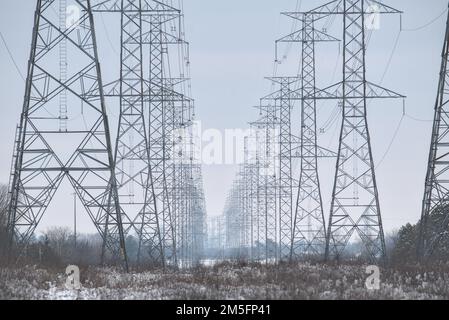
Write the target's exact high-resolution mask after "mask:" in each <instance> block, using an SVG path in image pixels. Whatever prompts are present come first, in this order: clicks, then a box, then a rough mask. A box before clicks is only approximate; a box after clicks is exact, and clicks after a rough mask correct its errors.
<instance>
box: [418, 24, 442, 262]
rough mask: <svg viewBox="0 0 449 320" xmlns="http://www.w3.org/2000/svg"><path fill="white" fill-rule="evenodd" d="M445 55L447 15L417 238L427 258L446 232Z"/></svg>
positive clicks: (419, 253)
mask: <svg viewBox="0 0 449 320" xmlns="http://www.w3.org/2000/svg"><path fill="white" fill-rule="evenodd" d="M448 59H449V16H448V20H447V26H446V34H445V38H444V46H443V52H442V62H441V71H440V81H439V84H438V95H437V100H436V104H435V116H434V123H433V130H432V140H431V146H430V154H429V163H428V168H427V176H426V183H425V192H424V199H423V208H422V217H421V224H420V235H419V240H418V255H419V257H420V258H429V257H430V256H431V255H432V254H433V253H434V251H435V250H436V249H437V248H438V244H439V243H440V241H441V240H442V239H443V238H444V236H445V235H447V233H448V226H449V214H448V211H447V208H448V201H449V179H448V173H447V171H448V170H447V169H448V155H449V153H448V147H449V143H448V142H449V140H448V133H449V110H448V102H449V95H448V87H447V86H448V83H449V72H448Z"/></svg>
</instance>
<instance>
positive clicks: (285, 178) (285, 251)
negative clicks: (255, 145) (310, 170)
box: [264, 77, 298, 260]
mask: <svg viewBox="0 0 449 320" xmlns="http://www.w3.org/2000/svg"><path fill="white" fill-rule="evenodd" d="M269 79H270V80H271V81H273V82H274V83H276V84H278V85H279V87H280V89H279V90H278V91H276V92H274V93H272V94H270V95H269V96H267V97H265V98H264V100H267V101H273V103H274V105H275V109H274V110H275V111H276V113H278V116H279V119H278V121H276V123H277V126H276V127H275V128H276V129H278V132H276V134H277V137H278V144H279V150H278V151H279V154H277V155H276V156H277V157H278V160H277V162H278V166H276V168H275V170H276V172H278V179H277V180H278V181H277V183H278V191H277V192H278V194H277V197H278V213H277V219H278V227H276V229H278V230H277V232H278V234H279V235H278V241H279V244H278V245H279V248H278V252H277V258H278V259H279V260H285V259H287V258H288V257H289V256H290V251H291V250H290V246H291V241H292V220H293V171H292V158H293V154H292V146H293V141H292V140H293V139H292V129H291V112H292V108H293V105H292V100H293V95H292V93H293V90H292V86H293V84H294V83H295V82H297V81H298V78H296V77H293V78H292V77H277V78H269ZM277 109H279V111H278V112H277ZM275 117H276V118H277V115H276V116H275ZM276 151H277V150H276Z"/></svg>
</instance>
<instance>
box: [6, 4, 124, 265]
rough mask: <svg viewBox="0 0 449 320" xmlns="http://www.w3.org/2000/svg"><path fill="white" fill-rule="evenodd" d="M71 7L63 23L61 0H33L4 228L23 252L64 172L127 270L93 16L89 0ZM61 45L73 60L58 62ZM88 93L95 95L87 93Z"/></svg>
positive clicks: (104, 240) (111, 251) (63, 50)
mask: <svg viewBox="0 0 449 320" xmlns="http://www.w3.org/2000/svg"><path fill="white" fill-rule="evenodd" d="M61 5H65V1H61ZM76 5H78V6H79V8H80V17H79V20H78V21H74V22H73V23H72V24H71V25H62V24H63V22H62V19H61V20H60V17H58V14H56V15H55V12H56V13H58V12H60V13H61V14H64V15H65V12H66V9H65V8H58V1H44V0H37V7H36V12H35V18H34V30H33V37H32V45H31V54H30V59H29V65H28V76H27V80H26V91H25V101H24V105H23V110H22V114H21V118H20V124H19V127H18V132H17V137H16V142H15V152H14V155H13V163H14V166H13V170H12V173H11V175H12V179H11V186H10V195H11V202H10V206H9V211H8V212H9V215H8V231H9V234H10V237H11V244H15V245H17V249H18V250H19V252H23V249H24V247H25V246H26V245H27V243H28V242H29V240H30V238H31V237H32V235H33V233H34V231H35V229H36V227H37V226H38V224H39V222H40V221H41V219H42V217H43V216H44V214H45V212H46V210H47V208H48V207H49V205H50V203H51V201H52V200H53V197H54V195H55V193H56V192H57V190H58V189H59V188H60V186H61V183H62V182H63V180H64V178H67V180H68V182H69V183H70V184H71V186H72V187H73V188H74V190H75V192H76V194H77V196H78V198H79V199H80V201H81V203H82V204H83V206H84V208H85V210H86V211H87V213H88V214H89V216H90V218H91V219H92V221H93V223H94V225H95V227H96V228H97V230H98V232H99V234H100V235H101V236H102V238H103V242H104V247H105V248H106V249H107V250H108V252H109V253H110V254H111V255H112V258H115V259H117V258H120V259H121V260H122V262H123V264H124V266H125V268H126V269H127V267H128V263H127V257H126V249H125V239H124V230H123V226H122V212H121V209H120V204H119V198H118V194H117V187H116V180H115V178H114V161H113V155H112V147H111V140H110V139H111V138H110V131H109V124H108V119H107V116H106V110H105V104H104V99H103V97H104V95H103V89H102V80H101V72H100V64H99V62H98V53H97V46H96V37H95V30H94V27H93V26H94V23H93V16H92V11H91V7H90V1H89V0H77V1H76ZM64 20H65V19H64ZM61 26H62V28H61ZM66 45H67V48H66V47H65V46H66ZM58 49H61V51H59V52H60V53H62V58H63V59H62V60H63V61H65V59H66V58H67V61H69V59H76V63H73V64H70V65H68V66H67V65H59V64H58V60H57V59H56V60H55V57H58V53H59V52H58ZM66 50H67V51H66ZM66 52H67V54H68V56H67V57H65V53H66ZM60 69H62V70H60ZM92 91H95V92H98V94H97V95H95V96H92V95H90V94H89V92H92ZM66 95H67V96H66ZM66 107H67V109H66ZM69 116H71V119H70V122H69V121H67V120H68V117H69Z"/></svg>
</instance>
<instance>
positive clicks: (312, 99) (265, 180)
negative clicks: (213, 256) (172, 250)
mask: <svg viewBox="0 0 449 320" xmlns="http://www.w3.org/2000/svg"><path fill="white" fill-rule="evenodd" d="M399 13H401V12H400V11H398V10H396V9H393V8H391V7H389V6H387V5H384V4H382V3H380V2H378V1H372V0H336V1H332V2H329V3H327V4H325V5H323V6H319V7H317V8H315V9H312V10H309V11H302V12H286V13H283V14H284V15H286V16H288V17H290V18H293V19H295V20H296V21H297V22H299V24H300V26H301V27H300V28H299V30H296V31H294V32H292V33H291V34H289V35H287V36H285V37H283V38H281V39H279V40H278V41H276V47H277V46H278V45H280V44H282V43H291V42H297V43H300V44H301V50H300V53H299V54H298V55H297V56H300V57H301V63H300V72H299V74H297V75H295V76H294V77H279V76H277V77H272V78H269V80H271V82H272V83H273V87H274V88H275V90H274V91H273V92H272V93H270V94H269V95H267V96H265V97H263V98H262V99H261V103H260V105H259V106H258V109H259V111H260V113H259V118H258V119H257V120H256V121H254V122H252V123H251V134H249V135H248V137H247V138H246V143H245V151H244V152H245V161H244V163H243V164H241V165H240V169H239V172H238V175H237V178H236V180H235V182H234V184H233V187H232V190H231V192H230V193H229V198H228V201H227V205H226V208H225V210H224V214H223V217H224V218H223V219H224V221H225V224H224V228H225V230H226V231H225V234H226V240H227V242H226V247H227V249H228V250H229V251H228V254H229V255H232V256H234V257H235V256H238V257H240V258H246V259H250V260H253V261H266V262H270V261H286V260H297V259H304V258H319V259H321V258H323V257H324V258H325V259H327V260H333V259H343V258H344V257H345V254H346V253H347V251H348V247H349V246H351V245H352V244H353V243H354V240H355V239H356V238H358V239H359V242H360V243H361V244H362V248H361V249H360V250H359V253H360V254H361V255H362V256H364V257H365V258H366V259H368V260H372V261H379V260H384V259H385V255H386V252H385V238H384V231H383V226H382V219H381V211H380V202H379V194H378V189H377V182H376V175H375V167H374V162H373V155H372V147H371V139H370V132H369V129H368V116H367V106H368V101H369V100H371V99H386V98H404V97H403V96H402V95H400V94H397V93H395V92H393V91H390V90H388V89H386V88H383V87H381V86H379V85H376V84H374V83H372V82H369V81H368V80H367V78H366V68H367V66H366V51H367V42H368V39H369V38H370V37H371V33H372V29H373V28H372V24H373V23H374V22H375V20H376V19H378V17H379V15H381V14H399ZM336 17H338V18H341V19H342V37H341V38H340V37H334V36H331V35H329V34H328V33H327V30H328V28H329V26H330V24H332V23H333V22H334V21H335V20H336V19H335V18H336ZM340 39H341V40H340ZM331 42H342V46H343V54H342V55H343V63H342V65H343V74H342V77H343V80H342V81H341V82H339V83H337V84H335V85H332V86H328V87H327V88H325V89H319V88H317V86H316V83H317V79H316V68H317V64H318V63H319V61H316V56H317V53H316V49H317V46H316V45H317V44H319V43H331ZM276 52H277V50H276ZM317 62H318V63H317ZM276 63H279V60H278V58H277V57H276ZM321 100H325V101H327V100H330V101H335V102H336V103H338V108H339V109H340V111H341V113H340V114H341V115H342V116H341V127H340V137H339V144H338V150H336V152H334V151H331V150H327V149H326V148H323V147H321V146H320V145H319V143H318V133H317V127H318V126H317V101H321ZM297 102H298V103H297ZM297 104H299V113H300V115H301V116H300V119H295V118H293V113H292V111H293V110H294V108H295V107H296V105H297ZM297 122H298V123H299V124H300V132H299V137H298V136H296V135H295V132H294V129H293V128H295V124H296V123H297ZM320 158H334V159H336V169H335V176H334V184H333V190H332V197H331V205H330V214H329V220H328V223H326V219H325V216H326V214H325V212H324V207H323V203H324V202H325V201H323V196H322V190H321V184H320V178H319V176H320V175H319V159H320ZM298 162H299V169H296V165H295V164H296V163H298Z"/></svg>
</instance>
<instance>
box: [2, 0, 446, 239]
mask: <svg viewBox="0 0 449 320" xmlns="http://www.w3.org/2000/svg"><path fill="white" fill-rule="evenodd" d="M323 3H324V1H318V0H303V1H302V3H301V7H302V9H303V10H305V9H311V8H313V7H315V6H317V5H320V4H323ZM385 3H386V4H388V5H391V6H393V7H395V8H397V9H401V10H402V11H404V14H403V15H402V26H403V29H404V31H402V32H399V16H397V17H382V19H381V28H380V30H379V31H376V32H374V34H373V37H372V40H371V42H370V44H369V48H368V66H367V68H368V78H369V80H370V81H372V82H375V83H380V82H381V79H382V77H383V74H384V72H385V71H386V73H385V77H384V80H383V82H382V84H383V85H384V86H386V87H388V88H390V89H393V90H395V91H397V92H400V93H402V94H404V95H406V96H407V97H408V98H407V101H406V112H407V115H408V116H407V117H405V118H404V119H403V120H402V122H401V126H400V127H398V124H399V122H400V120H401V117H402V113H403V108H402V101H373V102H372V103H370V106H369V124H370V130H371V135H372V145H373V151H374V158H375V161H376V164H378V168H377V176H378V185H379V191H380V200H381V210H382V215H383V220H384V226H385V229H386V230H387V231H388V230H392V229H395V228H398V227H400V226H401V225H403V224H404V223H406V222H416V221H417V219H418V218H419V215H420V209H421V200H422V193H423V186H424V177H425V172H426V161H427V157H428V148H429V142H430V130H431V125H432V123H431V122H430V121H428V120H431V119H432V116H433V114H432V113H433V106H434V101H435V95H436V89H437V82H438V73H439V66H440V56H441V48H442V44H443V35H444V29H445V17H446V15H444V14H443V15H441V14H442V12H443V11H444V10H445V9H446V8H447V0H431V1H421V0H389V1H386V2H385ZM0 6H1V7H0V8H1V9H0V31H1V32H2V34H3V36H4V38H5V40H6V42H7V44H8V46H9V49H10V51H11V53H12V55H13V56H14V59H15V60H16V62H17V64H18V68H19V69H20V70H21V72H22V73H25V69H26V63H27V59H28V55H29V47H30V41H31V29H32V21H33V11H34V7H35V1H32V0H0ZM296 6H297V0H227V1H217V0H208V1H206V0H184V9H185V12H184V13H185V22H186V37H187V40H188V41H189V42H190V44H191V48H190V55H191V68H192V70H191V72H192V85H193V95H194V98H195V99H196V103H197V109H198V112H197V114H198V119H199V120H202V123H203V128H206V129H207V128H217V129H220V130H224V129H226V128H245V127H247V123H248V122H250V121H252V120H254V119H256V117H257V112H256V111H255V110H254V109H253V108H251V106H253V105H256V104H257V103H258V100H259V98H260V97H261V96H263V95H265V94H267V93H268V92H269V89H270V84H269V82H267V81H266V80H264V77H266V76H270V75H272V73H273V60H274V40H275V39H277V38H280V37H281V36H282V35H286V34H287V33H289V32H290V31H291V28H292V21H291V20H289V19H288V18H286V17H281V15H280V12H281V11H293V10H294V9H295V7H296ZM440 15H441V17H440V18H438V19H435V18H436V17H438V16H440ZM431 21H433V23H431V24H429V25H428V23H429V22H431ZM423 26H425V27H423ZM421 27H423V28H421ZM97 28H99V29H101V28H104V26H102V24H100V23H97ZM415 29H417V30H415ZM411 30H414V31H411ZM329 32H330V33H332V35H334V36H337V37H341V30H339V27H338V24H336V27H335V28H332V30H329ZM99 34H101V32H100V31H99ZM398 37H399V40H397V38H398ZM396 40H397V41H398V43H397V46H396V50H395V51H394V54H393V55H392V52H393V48H394V47H395V43H396ZM98 41H99V42H101V43H104V42H105V39H104V37H103V38H102V37H99V39H98ZM101 50H102V47H101V46H100V55H101V54H102V52H101ZM299 50H300V48H299V46H292V47H291V48H290V50H289V51H288V54H287V60H286V62H285V63H284V64H283V65H281V66H280V67H279V72H278V75H290V76H291V75H294V74H295V73H296V72H297V67H298V65H299V58H300V55H299V52H300V51H299ZM281 51H282V52H284V49H282V50H281ZM338 52H339V49H338V45H337V44H326V45H322V46H321V45H320V46H319V47H318V48H317V68H318V73H317V78H318V83H319V85H320V86H324V85H330V84H332V83H336V82H338V81H340V79H341V73H340V70H341V68H340V67H339V63H340V60H341V57H339V56H338ZM103 53H104V52H103ZM390 59H391V64H390V65H389V68H388V69H386V66H387V64H388V61H390ZM336 62H337V65H336ZM335 66H337V67H338V69H336V70H337V72H336V73H334V70H335ZM102 67H103V69H107V68H111V66H108V65H107V64H106V65H105V63H104V62H103V63H102ZM334 74H335V76H334V77H333V75H334ZM23 93H24V81H23V80H22V78H21V77H20V75H19V73H18V72H17V71H16V69H15V67H14V65H13V63H12V61H11V59H10V57H9V56H8V53H7V51H6V49H5V46H4V45H3V43H0V97H1V98H0V106H1V108H2V114H1V117H0V134H1V140H0V150H1V152H2V156H1V157H0V182H2V183H7V182H8V180H9V169H10V162H11V153H12V146H13V139H14V132H15V125H16V123H17V120H18V117H19V113H20V110H21V106H22V103H23V101H22V99H23ZM333 109H334V106H333V105H331V104H323V105H321V104H320V109H319V112H318V123H319V127H322V126H323V124H324V123H326V122H327V120H328V119H329V117H330V116H331V114H332V111H333ZM412 118H414V119H412ZM294 119H296V120H294V121H297V123H299V118H294ZM338 122H339V121H334V122H333V123H331V125H330V126H328V127H329V128H326V129H327V130H326V133H325V134H323V135H322V136H321V137H320V144H321V145H323V146H325V147H328V146H329V147H336V143H337V141H336V139H337V137H338V134H336V128H337V126H338ZM398 128H399V129H398ZM397 130H398V131H397ZM396 131H397V135H396V138H395V139H394V140H392V139H393V137H394V136H395V132H396ZM298 132H299V131H298ZM337 133H338V132H337ZM391 143H392V145H391V148H389V146H390V144H391ZM387 151H388V152H387ZM381 160H383V161H382V162H381ZM334 167H335V163H334V161H331V160H325V161H323V162H322V163H321V169H322V170H321V174H322V185H323V193H324V194H323V196H324V198H325V203H326V212H328V207H329V202H330V190H331V184H332V179H333V171H334ZM235 169H236V168H235V166H232V165H220V166H205V167H204V178H205V191H206V197H207V205H208V213H209V214H211V215H217V214H220V213H221V212H222V210H223V206H224V200H225V197H226V193H227V192H228V191H229V188H230V187H231V184H232V180H233V178H234V173H235ZM63 196H64V195H63ZM67 196H68V195H67V194H66V195H65V197H67ZM58 203H64V202H62V200H61V202H58ZM67 207H68V206H67V202H65V206H60V207H59V208H57V209H58V210H54V213H51V214H49V216H48V217H47V218H46V219H44V220H43V226H42V228H44V227H46V226H49V225H54V224H58V225H61V224H62V225H70V224H71V222H70V221H71V220H70V212H71V210H70V209H68V208H67ZM61 210H62V211H64V212H63V213H61ZM80 225H81V226H80V228H81V230H83V231H92V230H93V229H92V227H91V226H90V224H89V223H88V220H87V219H83V218H81V221H80Z"/></svg>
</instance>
